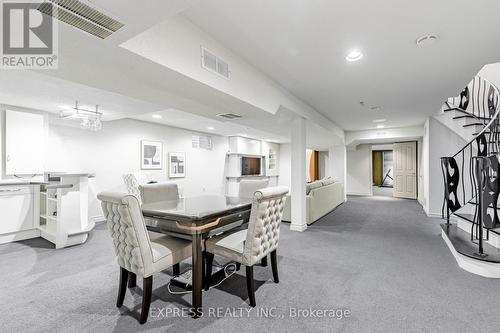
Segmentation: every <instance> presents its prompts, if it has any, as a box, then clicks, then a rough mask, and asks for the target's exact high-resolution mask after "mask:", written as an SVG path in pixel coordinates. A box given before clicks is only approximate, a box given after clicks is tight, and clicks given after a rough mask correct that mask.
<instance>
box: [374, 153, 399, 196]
mask: <svg viewBox="0 0 500 333" xmlns="http://www.w3.org/2000/svg"><path fill="white" fill-rule="evenodd" d="M393 170H394V168H393V145H392V144H384V145H373V146H372V186H373V189H372V192H373V195H376V196H393V185H394V176H393Z"/></svg>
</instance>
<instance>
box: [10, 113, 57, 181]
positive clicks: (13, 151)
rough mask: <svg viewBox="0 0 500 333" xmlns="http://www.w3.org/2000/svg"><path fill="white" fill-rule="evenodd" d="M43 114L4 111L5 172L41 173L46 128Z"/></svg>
mask: <svg viewBox="0 0 500 333" xmlns="http://www.w3.org/2000/svg"><path fill="white" fill-rule="evenodd" d="M44 119H45V118H44V116H43V115H40V114H35V113H28V112H18V111H11V110H7V111H6V113H5V168H6V170H5V173H6V174H7V175H16V174H17V175H23V174H24V175H26V174H30V175H31V174H42V173H43V170H44V167H43V165H44V158H45V142H46V133H47V132H46V130H45V120H44Z"/></svg>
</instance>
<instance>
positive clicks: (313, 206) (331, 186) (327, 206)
mask: <svg viewBox="0 0 500 333" xmlns="http://www.w3.org/2000/svg"><path fill="white" fill-rule="evenodd" d="M343 202H344V186H343V184H342V183H340V182H338V181H335V180H334V179H333V178H325V179H322V180H318V181H315V182H312V183H309V184H307V185H306V223H307V224H311V223H313V222H315V221H317V220H319V219H320V218H322V217H323V216H325V215H326V214H328V213H329V212H331V211H332V210H333V209H335V208H336V207H337V206H339V205H340V204H342V203H343ZM291 212H292V200H291V198H290V195H288V198H287V200H286V203H285V208H284V210H283V218H282V220H283V221H287V222H290V221H291V220H292V213H291Z"/></svg>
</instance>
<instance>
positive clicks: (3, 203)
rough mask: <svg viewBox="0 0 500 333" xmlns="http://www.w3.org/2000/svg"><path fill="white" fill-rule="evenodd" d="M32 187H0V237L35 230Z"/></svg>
mask: <svg viewBox="0 0 500 333" xmlns="http://www.w3.org/2000/svg"><path fill="white" fill-rule="evenodd" d="M34 192H35V191H34V187H33V186H32V185H11V186H0V214H1V216H2V218H1V219H0V235H4V234H10V233H16V232H22V231H25V230H30V229H34V228H36V225H35V204H34Z"/></svg>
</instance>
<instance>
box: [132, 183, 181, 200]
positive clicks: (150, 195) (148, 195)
mask: <svg viewBox="0 0 500 333" xmlns="http://www.w3.org/2000/svg"><path fill="white" fill-rule="evenodd" d="M139 192H140V193H141V198H142V203H143V204H146V203H152V202H158V201H169V200H177V199H179V187H178V186H177V184H176V183H155V184H144V185H139Z"/></svg>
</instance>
